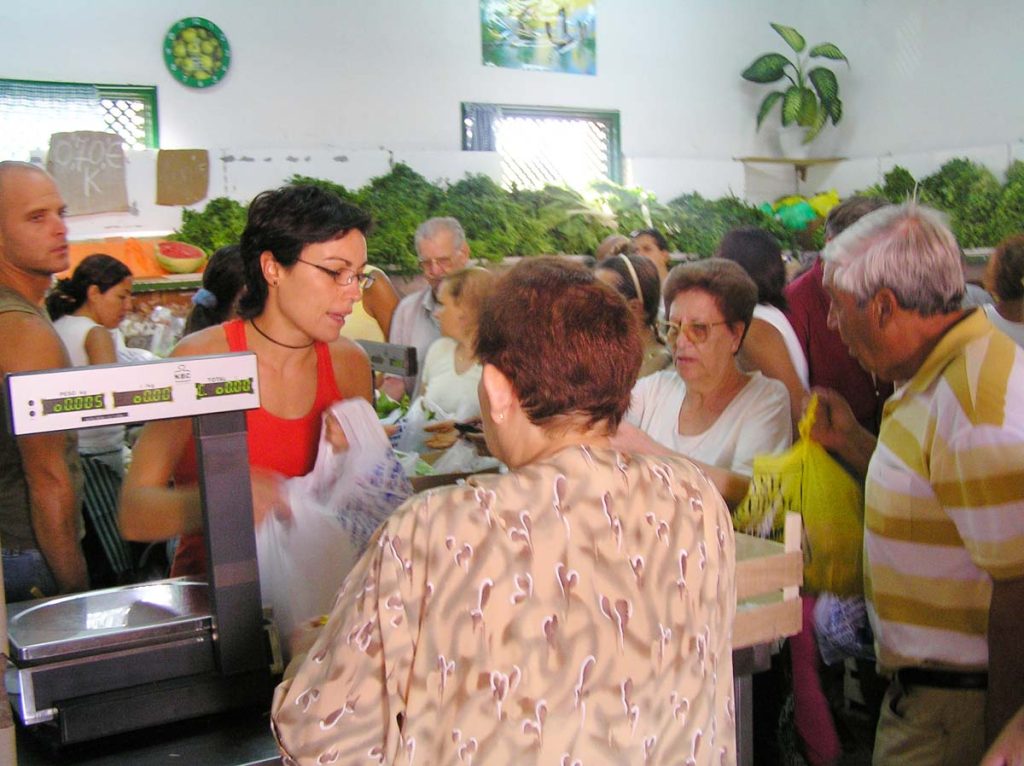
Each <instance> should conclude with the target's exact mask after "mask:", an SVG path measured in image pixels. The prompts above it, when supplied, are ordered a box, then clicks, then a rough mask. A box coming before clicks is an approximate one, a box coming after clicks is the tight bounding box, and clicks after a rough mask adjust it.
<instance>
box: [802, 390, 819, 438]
mask: <svg viewBox="0 0 1024 766" xmlns="http://www.w3.org/2000/svg"><path fill="white" fill-rule="evenodd" d="M817 413H818V394H817V392H814V393H812V394H811V398H810V400H809V401H808V402H807V407H806V409H805V410H804V414H803V415H802V416H801V417H800V423H799V425H797V430H798V431H799V432H800V441H807V440H808V439H810V438H811V429H812V428H814V417H815V415H817Z"/></svg>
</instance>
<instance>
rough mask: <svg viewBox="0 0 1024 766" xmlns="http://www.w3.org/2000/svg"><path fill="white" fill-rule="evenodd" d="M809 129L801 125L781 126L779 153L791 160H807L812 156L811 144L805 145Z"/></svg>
mask: <svg viewBox="0 0 1024 766" xmlns="http://www.w3.org/2000/svg"><path fill="white" fill-rule="evenodd" d="M806 133H807V128H804V127H801V126H800V125H790V126H788V127H782V126H781V125H780V126H779V132H778V134H777V135H778V138H779V151H780V152H781V153H782V156H783V157H785V158H787V159H791V160H805V159H807V158H808V157H810V156H811V144H805V143H803V140H804V135H805V134H806Z"/></svg>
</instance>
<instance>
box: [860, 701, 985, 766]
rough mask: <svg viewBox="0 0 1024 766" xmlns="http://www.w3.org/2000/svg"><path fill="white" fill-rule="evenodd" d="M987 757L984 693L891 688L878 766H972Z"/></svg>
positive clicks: (882, 720) (878, 736)
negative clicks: (985, 755)
mask: <svg viewBox="0 0 1024 766" xmlns="http://www.w3.org/2000/svg"><path fill="white" fill-rule="evenodd" d="M984 754H985V692H984V691H981V690H975V689H934V688H931V687H928V686H914V687H912V688H911V689H909V690H906V689H903V688H902V687H901V686H900V685H899V684H898V683H897V682H896V681H893V682H892V683H890V684H889V688H888V690H887V691H886V692H885V698H884V699H883V700H882V714H881V716H880V717H879V719H878V730H877V731H876V733H875V752H874V757H873V759H872V763H873V766H973V765H974V764H977V763H978V762H979V761H980V760H981V758H982V756H983V755H984Z"/></svg>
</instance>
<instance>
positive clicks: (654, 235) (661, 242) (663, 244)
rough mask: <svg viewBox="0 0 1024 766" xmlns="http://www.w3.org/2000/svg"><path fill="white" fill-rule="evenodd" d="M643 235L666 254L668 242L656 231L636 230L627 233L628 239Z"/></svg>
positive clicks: (652, 229)
mask: <svg viewBox="0 0 1024 766" xmlns="http://www.w3.org/2000/svg"><path fill="white" fill-rule="evenodd" d="M644 234H646V235H647V236H648V237H650V238H651V239H653V240H654V243H655V244H656V245H657V246H658V249H659V250H664V251H665V252H668V240H667V239H665V235H664V234H662V233H661V232H660V231H658V230H657V229H654V228H651V229H637V230H636V231H631V232H630V233H629V238H630V239H636V238H637V237H642V236H643V235H644Z"/></svg>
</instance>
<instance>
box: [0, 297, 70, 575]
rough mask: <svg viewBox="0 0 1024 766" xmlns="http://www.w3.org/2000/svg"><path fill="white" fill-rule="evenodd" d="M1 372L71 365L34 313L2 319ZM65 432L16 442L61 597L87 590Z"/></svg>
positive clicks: (42, 543)
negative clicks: (6, 340) (5, 340)
mask: <svg viewBox="0 0 1024 766" xmlns="http://www.w3.org/2000/svg"><path fill="white" fill-rule="evenodd" d="M0 337H3V338H11V339H16V341H15V342H6V343H2V344H0V371H3V372H5V373H7V372H25V371H31V370H48V369H55V368H59V367H64V366H66V365H67V363H68V362H67V356H66V354H65V352H64V347H63V346H62V345H61V343H60V339H59V338H58V337H57V334H56V333H55V332H54V330H53V328H52V327H50V326H49V324H47V323H46V322H45V321H44V320H43V319H41V318H39V317H35V316H32V315H31V314H21V313H8V314H2V315H0ZM66 440H67V436H66V435H65V434H64V433H51V434H34V435H32V436H22V437H19V438H18V448H19V450H20V451H21V461H22V466H23V468H24V471H25V482H26V484H27V486H28V494H29V504H30V508H31V514H32V529H33V531H34V532H35V535H36V542H37V543H38V544H39V550H40V551H41V552H42V554H43V557H44V558H45V559H46V563H47V565H48V566H49V567H50V571H51V572H53V576H54V578H55V579H56V581H57V586H58V587H59V588H60V590H61V592H62V593H72V592H75V591H81V590H85V589H87V588H88V587H89V578H88V574H87V571H86V567H85V557H84V556H83V555H82V547H81V545H80V544H79V540H78V527H77V524H76V519H77V518H78V501H79V498H78V495H77V493H76V492H75V487H74V485H73V483H72V480H71V474H70V472H69V471H68V466H67V463H66V462H65V455H64V451H65V445H66Z"/></svg>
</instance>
